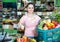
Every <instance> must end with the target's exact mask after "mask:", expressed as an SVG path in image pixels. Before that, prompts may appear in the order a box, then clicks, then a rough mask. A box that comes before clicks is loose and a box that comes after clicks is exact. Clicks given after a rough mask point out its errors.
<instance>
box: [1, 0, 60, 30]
mask: <svg viewBox="0 0 60 42" xmlns="http://www.w3.org/2000/svg"><path fill="white" fill-rule="evenodd" d="M29 2H32V3H34V4H35V14H37V15H39V16H40V17H41V18H42V19H43V18H45V16H51V17H52V18H53V19H55V15H56V14H60V0H0V28H4V29H14V28H17V23H18V22H19V19H20V18H21V17H22V16H23V15H24V14H26V13H27V9H26V8H24V7H25V6H26V5H27V3H29Z"/></svg>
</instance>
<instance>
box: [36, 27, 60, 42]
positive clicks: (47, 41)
mask: <svg viewBox="0 0 60 42" xmlns="http://www.w3.org/2000/svg"><path fill="white" fill-rule="evenodd" d="M37 32H38V41H39V42H42V41H44V42H55V41H60V28H54V29H51V30H40V29H37Z"/></svg>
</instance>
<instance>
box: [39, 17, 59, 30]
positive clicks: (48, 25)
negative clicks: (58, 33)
mask: <svg viewBox="0 0 60 42" xmlns="http://www.w3.org/2000/svg"><path fill="white" fill-rule="evenodd" d="M56 26H58V22H57V21H56V20H51V19H49V18H48V19H46V20H42V21H40V23H39V25H38V28H39V29H41V30H50V29H53V28H56Z"/></svg>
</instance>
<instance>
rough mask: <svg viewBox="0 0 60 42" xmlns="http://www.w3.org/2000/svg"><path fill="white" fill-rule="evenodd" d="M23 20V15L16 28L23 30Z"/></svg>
mask: <svg viewBox="0 0 60 42" xmlns="http://www.w3.org/2000/svg"><path fill="white" fill-rule="evenodd" d="M24 22H25V17H24V16H23V17H22V18H21V19H20V21H19V23H18V29H21V30H24Z"/></svg>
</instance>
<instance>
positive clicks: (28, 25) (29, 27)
mask: <svg viewBox="0 0 60 42" xmlns="http://www.w3.org/2000/svg"><path fill="white" fill-rule="evenodd" d="M40 19H41V18H40V17H39V16H37V15H34V20H31V19H30V17H28V16H27V15H24V16H23V17H22V18H21V19H20V23H22V24H24V27H25V33H24V35H25V36H27V37H28V36H37V35H36V34H37V32H36V26H37V25H38V23H39V21H40Z"/></svg>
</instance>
